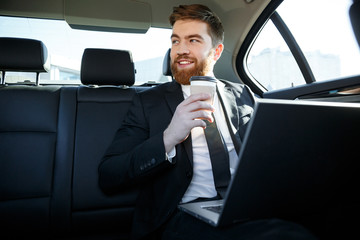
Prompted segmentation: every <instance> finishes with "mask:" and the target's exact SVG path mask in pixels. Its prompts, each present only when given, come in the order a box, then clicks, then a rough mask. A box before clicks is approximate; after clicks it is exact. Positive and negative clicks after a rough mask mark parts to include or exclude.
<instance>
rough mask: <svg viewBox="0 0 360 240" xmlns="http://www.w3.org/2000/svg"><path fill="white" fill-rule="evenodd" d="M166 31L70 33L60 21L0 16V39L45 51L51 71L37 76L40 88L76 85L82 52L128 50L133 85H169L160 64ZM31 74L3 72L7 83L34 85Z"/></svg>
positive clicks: (166, 46) (167, 36)
mask: <svg viewBox="0 0 360 240" xmlns="http://www.w3.org/2000/svg"><path fill="white" fill-rule="evenodd" d="M170 35H171V30H170V29H160V28H150V29H149V30H148V31H147V33H146V34H136V33H131V34H130V33H114V32H100V31H86V30H75V29H71V28H70V26H69V25H68V24H67V23H66V22H65V21H62V20H47V19H32V18H17V17H4V16H0V37H18V38H31V39H37V40H41V41H42V42H43V43H44V44H45V45H46V47H47V49H48V54H49V60H50V65H51V69H50V72H48V73H40V79H39V82H40V83H42V84H52V83H53V84H79V83H80V67H81V58H82V55H83V52H84V49H85V48H105V49H121V50H130V51H131V53H132V57H133V61H134V63H135V69H136V74H135V84H136V85H141V84H143V83H148V82H151V83H152V82H155V83H161V82H166V81H169V79H168V77H166V76H163V75H162V63H163V59H164V56H165V53H166V51H167V50H168V49H169V48H170V47H171V44H170ZM35 79H36V74H35V73H21V74H20V73H16V72H6V76H5V81H6V82H7V83H15V82H23V81H24V80H27V81H29V80H30V81H35Z"/></svg>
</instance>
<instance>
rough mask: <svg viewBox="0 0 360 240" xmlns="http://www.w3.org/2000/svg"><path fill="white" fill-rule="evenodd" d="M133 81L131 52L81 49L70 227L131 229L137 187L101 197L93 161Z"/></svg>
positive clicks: (131, 92)
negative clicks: (82, 50) (126, 191)
mask: <svg viewBox="0 0 360 240" xmlns="http://www.w3.org/2000/svg"><path fill="white" fill-rule="evenodd" d="M134 81H135V70H134V64H133V62H132V59H131V55H130V52H128V51H120V50H109V49H85V51H84V54H83V59H82V65H81V82H82V83H83V84H84V86H80V87H79V89H78V99H77V120H76V132H75V136H76V137H75V154H74V169H73V193H72V196H73V202H72V204H73V205H72V223H73V228H74V229H83V230H85V231H89V229H96V230H102V231H103V230H104V229H99V228H109V230H110V229H112V230H114V229H117V230H118V231H119V232H123V233H126V234H127V233H129V231H130V228H131V227H130V226H131V221H132V211H133V206H134V202H135V198H136V196H137V191H132V192H128V193H124V194H121V195H118V196H113V197H108V196H106V195H104V194H103V192H102V191H101V189H100V188H99V187H98V165H99V163H100V160H101V158H102V156H103V154H104V153H105V151H106V149H107V147H108V146H109V145H110V143H111V141H112V139H113V137H114V135H115V132H116V131H117V129H118V128H119V127H120V124H121V122H122V119H123V117H124V116H125V114H126V112H127V110H128V108H129V106H130V104H131V101H132V98H133V96H134V93H135V89H134V88H131V86H132V85H133V84H134ZM94 85H95V86H94ZM103 85H107V86H103ZM124 86H126V87H124Z"/></svg>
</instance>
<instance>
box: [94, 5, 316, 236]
mask: <svg viewBox="0 0 360 240" xmlns="http://www.w3.org/2000/svg"><path fill="white" fill-rule="evenodd" d="M169 20H170V23H171V25H172V29H173V32H172V35H171V42H172V47H171V53H170V57H171V71H172V74H173V77H174V79H175V81H172V82H169V83H164V84H161V85H159V86H156V87H153V88H151V89H149V90H147V91H144V92H140V93H137V94H136V96H135V97H134V99H133V104H132V106H131V107H130V109H129V112H128V114H127V116H126V117H125V120H124V121H123V123H122V127H121V129H119V130H118V132H117V133H116V135H115V138H114V140H113V142H112V144H111V145H110V147H109V148H108V150H107V152H106V154H105V156H104V158H103V159H102V162H101V164H100V166H99V184H100V187H101V188H102V190H103V191H104V192H105V193H109V194H110V193H117V192H120V191H121V190H124V189H128V188H129V187H131V186H134V185H136V186H137V187H139V188H140V189H141V190H140V193H139V196H138V199H137V203H136V208H135V212H134V218H133V219H134V220H133V231H132V233H133V234H132V237H133V238H134V239H197V240H200V239H215V238H216V239H230V238H231V239H313V237H312V236H311V234H310V233H309V232H307V230H306V229H304V228H302V227H301V226H299V225H297V224H294V223H289V222H285V221H281V220H276V219H267V220H258V221H250V222H246V223H241V224H234V225H231V226H229V227H228V228H213V227H211V226H210V225H208V224H206V223H203V222H200V221H199V220H197V219H195V218H193V217H191V216H190V215H187V214H185V213H183V212H180V211H179V210H178V209H177V206H178V204H179V203H185V202H190V201H196V200H197V199H204V198H208V199H213V198H218V197H219V195H218V192H217V190H216V188H215V184H214V177H213V173H212V165H211V162H210V157H209V149H208V146H207V142H206V140H205V136H204V129H205V128H206V124H207V123H206V122H207V121H208V122H213V121H214V119H213V116H215V119H216V122H217V123H218V127H219V128H220V132H221V134H222V136H223V138H224V141H225V143H226V146H227V150H228V155H229V170H230V172H233V171H232V170H233V169H234V167H235V165H236V161H237V160H238V149H239V147H240V143H241V139H242V138H243V136H244V133H245V129H246V126H247V123H248V122H249V119H250V117H251V115H252V112H253V106H254V103H255V98H254V95H253V94H252V92H251V91H250V89H249V88H248V87H246V86H245V85H242V84H237V83H232V82H229V81H225V80H217V89H218V91H217V94H216V95H215V98H214V103H213V105H211V104H210V103H209V102H208V101H207V100H208V99H209V98H210V96H209V95H208V94H205V93H200V94H193V95H190V85H189V79H190V77H191V76H212V77H215V76H214V73H213V68H214V65H215V63H216V62H217V60H218V59H219V58H220V56H221V53H222V51H223V49H224V46H223V36H224V30H223V27H222V24H221V21H220V20H219V18H218V17H217V16H216V15H215V13H213V12H212V11H211V10H210V9H209V8H208V7H206V6H203V5H198V4H194V5H180V6H179V7H174V10H173V13H172V14H171V15H170V18H169ZM221 99H222V100H223V101H221ZM221 102H222V103H224V104H221ZM124 146H126V147H124Z"/></svg>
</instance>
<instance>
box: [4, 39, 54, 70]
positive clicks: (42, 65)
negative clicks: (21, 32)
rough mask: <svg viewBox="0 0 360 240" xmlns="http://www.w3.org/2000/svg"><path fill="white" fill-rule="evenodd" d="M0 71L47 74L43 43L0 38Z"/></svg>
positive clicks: (46, 58) (45, 50)
mask: <svg viewBox="0 0 360 240" xmlns="http://www.w3.org/2000/svg"><path fill="white" fill-rule="evenodd" d="M0 54H1V58H0V71H13V72H37V73H40V72H47V71H49V70H50V63H49V61H48V52H47V48H46V46H45V45H44V43H43V42H41V41H39V40H34V39H25V38H7V37H4V38H0Z"/></svg>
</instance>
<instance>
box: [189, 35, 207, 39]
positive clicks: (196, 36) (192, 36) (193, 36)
mask: <svg viewBox="0 0 360 240" xmlns="http://www.w3.org/2000/svg"><path fill="white" fill-rule="evenodd" d="M185 38H200V39H204V38H203V37H202V36H201V35H200V34H191V35H189V36H186V37H185Z"/></svg>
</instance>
